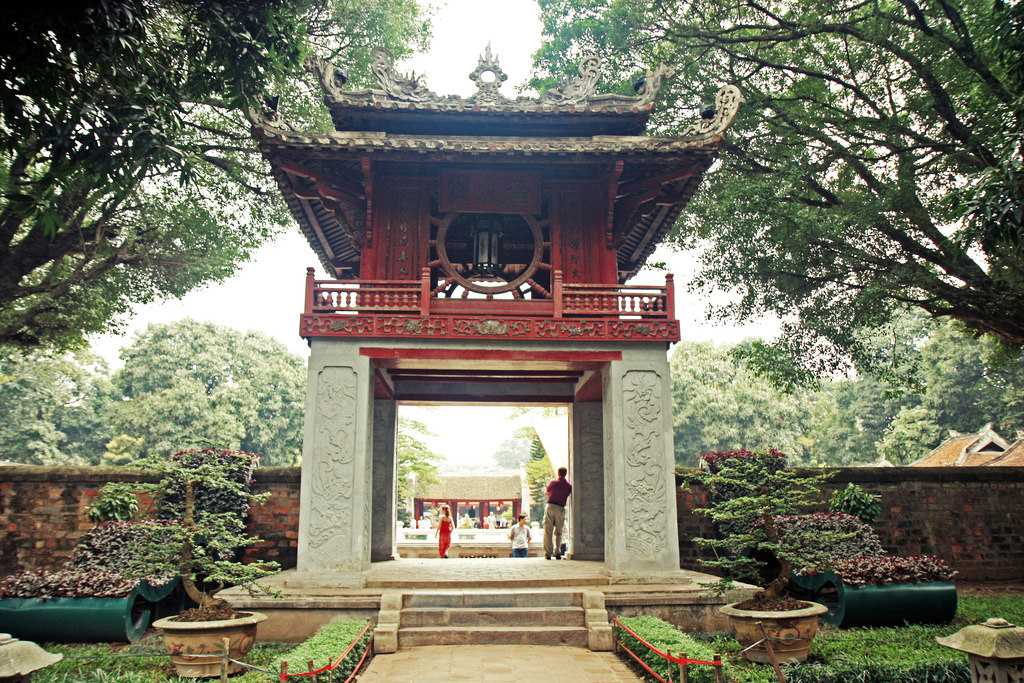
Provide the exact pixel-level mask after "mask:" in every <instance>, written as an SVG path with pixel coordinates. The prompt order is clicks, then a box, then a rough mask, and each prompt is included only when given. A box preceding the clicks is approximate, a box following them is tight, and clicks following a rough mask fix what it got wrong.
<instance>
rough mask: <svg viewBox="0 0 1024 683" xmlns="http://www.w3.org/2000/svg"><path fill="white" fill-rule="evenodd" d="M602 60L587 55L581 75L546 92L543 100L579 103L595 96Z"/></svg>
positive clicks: (582, 65) (581, 68)
mask: <svg viewBox="0 0 1024 683" xmlns="http://www.w3.org/2000/svg"><path fill="white" fill-rule="evenodd" d="M600 68H601V60H600V59H598V58H597V57H587V58H586V59H584V60H583V64H581V65H580V75H579V76H577V77H576V78H574V79H572V80H570V81H568V82H562V83H560V84H558V85H557V86H555V87H554V88H551V89H550V90H548V91H547V92H545V93H544V94H543V95H542V96H541V98H540V99H541V101H544V102H557V103H560V104H577V103H580V102H584V101H586V100H589V99H590V98H591V97H593V96H594V95H595V94H596V92H597V79H598V78H599V77H600Z"/></svg>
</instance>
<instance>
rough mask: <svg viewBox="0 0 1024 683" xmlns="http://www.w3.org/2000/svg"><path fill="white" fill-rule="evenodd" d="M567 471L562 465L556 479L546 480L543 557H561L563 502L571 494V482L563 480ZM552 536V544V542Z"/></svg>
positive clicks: (563, 522)
mask: <svg viewBox="0 0 1024 683" xmlns="http://www.w3.org/2000/svg"><path fill="white" fill-rule="evenodd" d="M568 473H569V470H567V469H566V468H564V467H559V468H558V479H552V480H551V481H550V482H548V505H547V507H546V508H544V559H545V560H550V559H551V556H552V555H554V556H555V559H556V560H560V559H562V530H563V529H565V502H566V501H567V500H569V495H570V494H572V484H570V483H569V482H567V481H566V480H565V475H567V474H568ZM552 536H554V544H552Z"/></svg>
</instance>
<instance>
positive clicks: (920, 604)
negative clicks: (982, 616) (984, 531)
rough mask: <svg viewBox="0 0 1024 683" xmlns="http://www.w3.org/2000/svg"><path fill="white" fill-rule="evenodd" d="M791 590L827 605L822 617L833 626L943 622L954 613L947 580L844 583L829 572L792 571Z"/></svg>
mask: <svg viewBox="0 0 1024 683" xmlns="http://www.w3.org/2000/svg"><path fill="white" fill-rule="evenodd" d="M790 586H791V588H792V589H793V592H794V593H795V594H796V595H797V596H798V597H800V598H803V599H807V600H813V601H814V602H818V603H821V604H822V605H825V606H826V607H828V614H826V615H825V616H824V617H822V619H823V620H824V621H825V622H826V623H828V624H831V625H833V626H842V627H847V626H886V625H894V624H902V623H905V622H909V623H924V624H931V623H945V622H948V621H950V620H952V619H953V617H954V616H955V615H956V586H955V585H953V584H952V583H951V582H949V581H929V582H925V583H894V584H888V585H884V586H877V585H871V586H857V587H853V586H847V585H845V584H844V583H843V580H842V579H841V578H839V577H838V576H837V575H836V574H834V573H832V572H821V573H820V574H813V575H810V576H797V575H793V576H792V577H791V578H790Z"/></svg>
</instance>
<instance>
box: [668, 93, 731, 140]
mask: <svg viewBox="0 0 1024 683" xmlns="http://www.w3.org/2000/svg"><path fill="white" fill-rule="evenodd" d="M742 104H743V94H742V93H741V92H740V89H739V88H737V87H736V86H735V85H731V84H730V85H726V86H723V87H722V88H721V89H720V90H719V91H718V92H717V93H715V109H714V115H713V116H711V117H710V118H706V119H701V120H700V121H699V122H697V123H694V124H691V125H689V126H687V127H686V128H684V129H683V130H681V131H680V132H679V136H678V137H681V138H687V139H710V138H714V137H717V136H719V135H721V134H722V133H724V132H725V131H726V130H728V129H729V126H731V125H732V123H733V121H735V120H736V115H737V114H738V113H739V111H740V105H742Z"/></svg>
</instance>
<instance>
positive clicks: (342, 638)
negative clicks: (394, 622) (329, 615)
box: [238, 619, 373, 683]
mask: <svg viewBox="0 0 1024 683" xmlns="http://www.w3.org/2000/svg"><path fill="white" fill-rule="evenodd" d="M367 623H369V622H367V621H366V620H365V619H344V620H339V621H332V622H331V623H329V624H327V625H325V626H321V627H320V630H318V631H317V632H316V633H314V634H313V635H312V636H310V637H309V638H307V639H306V640H304V641H302V642H301V643H299V644H298V645H297V646H296V647H294V648H293V649H291V650H289V651H288V652H285V653H284V654H283V655H280V656H279V657H277V658H276V659H275V660H274V661H273V662H271V663H270V665H269V667H268V668H269V669H270V670H271V671H278V670H280V668H281V663H282V662H288V671H289V672H291V673H299V672H302V671H306V670H307V669H308V668H309V662H310V661H312V662H313V666H314V667H321V666H323V665H324V664H329V663H331V662H333V661H334V660H335V659H337V658H338V657H340V656H341V653H342V652H344V651H345V650H346V649H348V646H349V645H350V644H351V643H352V641H353V640H355V639H356V636H358V635H359V632H360V631H362V630H363V629H364V628H366V625H367ZM372 638H373V629H370V630H368V631H367V632H366V633H364V634H363V636H362V637H361V638H360V639H359V643H358V644H356V646H355V647H354V648H352V651H351V652H350V653H348V655H347V656H346V657H345V659H344V660H343V661H342V662H341V665H340V666H339V667H338V668H337V669H335V670H334V672H333V676H332V677H331V680H335V681H343V680H345V679H346V678H348V676H350V675H351V674H352V671H353V670H354V669H355V667H356V664H357V663H358V662H359V659H360V658H361V657H362V656H363V652H365V651H366V648H367V647H368V646H369V644H370V640H371V639H372ZM238 680H239V682H240V683H256V682H257V681H259V682H260V683H262V682H263V681H266V680H267V678H266V675H264V674H260V673H256V672H253V673H249V674H246V675H245V676H242V677H241V678H240V679H238Z"/></svg>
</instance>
